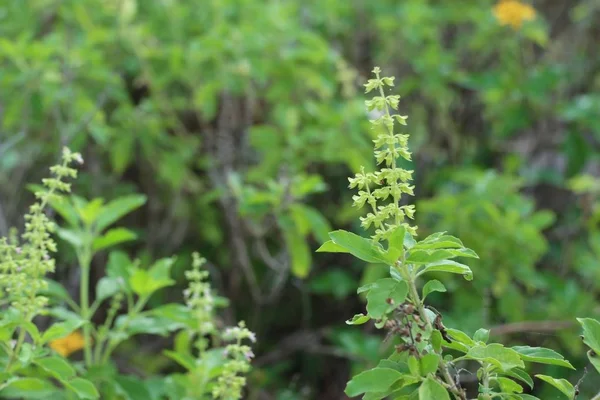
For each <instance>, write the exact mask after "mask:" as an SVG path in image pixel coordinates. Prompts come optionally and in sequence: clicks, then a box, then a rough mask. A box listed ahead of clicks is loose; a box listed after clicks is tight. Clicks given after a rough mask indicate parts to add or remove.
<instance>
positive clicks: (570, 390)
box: [535, 374, 575, 400]
mask: <svg viewBox="0 0 600 400" xmlns="http://www.w3.org/2000/svg"><path fill="white" fill-rule="evenodd" d="M535 377H536V378H538V379H541V380H543V381H544V382H546V383H549V384H550V385H552V386H554V387H555V388H557V389H558V390H560V391H561V392H562V393H563V394H564V395H565V396H567V397H568V398H569V400H573V399H574V398H575V388H574V387H573V385H571V383H570V382H569V381H567V380H566V379H556V378H553V377H551V376H548V375H540V374H538V375H536V376H535Z"/></svg>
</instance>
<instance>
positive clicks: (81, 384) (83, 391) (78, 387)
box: [63, 378, 100, 400]
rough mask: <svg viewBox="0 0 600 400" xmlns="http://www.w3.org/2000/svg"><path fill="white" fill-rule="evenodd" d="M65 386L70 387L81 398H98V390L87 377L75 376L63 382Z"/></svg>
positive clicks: (85, 399)
mask: <svg viewBox="0 0 600 400" xmlns="http://www.w3.org/2000/svg"><path fill="white" fill-rule="evenodd" d="M63 383H64V384H65V386H66V387H68V388H69V389H71V390H72V391H73V392H75V393H76V394H77V396H79V398H80V399H82V400H95V399H99V398H100V394H99V393H98V390H97V389H96V387H95V386H94V384H93V383H92V382H90V381H88V380H87V379H83V378H75V379H73V380H71V381H69V382H68V383H67V382H63Z"/></svg>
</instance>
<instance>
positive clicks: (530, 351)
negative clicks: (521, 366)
mask: <svg viewBox="0 0 600 400" xmlns="http://www.w3.org/2000/svg"><path fill="white" fill-rule="evenodd" d="M512 349H513V350H515V351H516V352H517V353H519V354H520V355H521V359H523V361H529V362H535V363H539V364H550V365H559V366H561V367H567V368H571V369H575V368H574V367H573V366H572V365H571V363H570V362H569V361H567V360H565V358H564V357H563V356H561V355H560V354H558V353H557V352H555V351H554V350H550V349H546V348H543V347H529V346H514V347H513V348H512Z"/></svg>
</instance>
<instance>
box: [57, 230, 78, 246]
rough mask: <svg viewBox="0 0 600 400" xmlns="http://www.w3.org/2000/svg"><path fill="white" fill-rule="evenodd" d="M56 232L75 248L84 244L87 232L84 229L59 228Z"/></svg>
mask: <svg viewBox="0 0 600 400" xmlns="http://www.w3.org/2000/svg"><path fill="white" fill-rule="evenodd" d="M56 234H57V235H58V237H59V238H61V239H62V240H64V241H65V242H67V243H69V244H70V245H71V246H73V247H75V248H78V247H81V246H83V238H84V237H85V234H84V233H83V232H82V231H78V230H75V229H64V228H58V229H57V230H56Z"/></svg>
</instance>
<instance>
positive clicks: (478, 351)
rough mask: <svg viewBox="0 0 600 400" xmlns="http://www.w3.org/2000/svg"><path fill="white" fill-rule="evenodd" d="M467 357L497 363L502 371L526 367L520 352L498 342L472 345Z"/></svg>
mask: <svg viewBox="0 0 600 400" xmlns="http://www.w3.org/2000/svg"><path fill="white" fill-rule="evenodd" d="M467 357H469V358H472V359H474V360H478V361H484V362H487V363H490V364H493V365H496V366H497V367H498V368H500V369H501V370H502V371H508V370H510V369H512V368H524V367H525V364H523V361H522V360H521V357H520V356H519V353H517V352H516V351H515V350H513V349H509V348H506V347H504V346H502V345H501V344H498V343H492V344H489V345H486V346H482V345H477V346H475V347H472V348H471V349H470V350H469V352H468V353H467Z"/></svg>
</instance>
